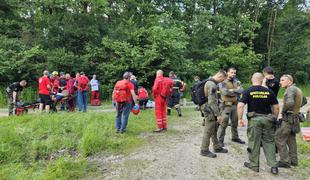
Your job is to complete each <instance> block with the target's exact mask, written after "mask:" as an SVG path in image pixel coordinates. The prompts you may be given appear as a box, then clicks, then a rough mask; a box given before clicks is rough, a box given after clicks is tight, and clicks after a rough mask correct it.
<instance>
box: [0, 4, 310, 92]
mask: <svg viewBox="0 0 310 180" xmlns="http://www.w3.org/2000/svg"><path fill="white" fill-rule="evenodd" d="M0 27H1V28H0V82H1V84H3V85H5V84H7V83H9V82H12V81H16V80H19V79H27V80H28V81H30V82H32V83H33V84H35V83H36V81H37V78H38V77H39V76H41V74H42V72H43V70H45V69H48V70H50V71H53V70H58V71H64V72H69V73H72V74H74V73H75V72H77V71H84V72H86V74H88V75H91V74H94V73H96V74H97V75H98V78H99V80H101V81H102V84H103V85H104V87H106V88H109V89H111V87H112V86H113V84H114V83H115V82H116V81H117V80H118V79H120V78H121V75H122V73H123V72H124V71H132V72H133V73H134V74H135V75H136V76H137V77H138V80H139V83H140V84H142V85H144V86H147V87H150V86H151V84H152V83H153V80H154V78H155V71H156V70H157V69H163V70H164V72H165V73H166V74H167V73H168V72H169V71H170V70H173V71H175V72H177V73H178V74H179V76H180V77H181V78H182V79H185V80H190V81H191V79H192V77H193V76H194V75H199V76H201V77H202V78H206V77H208V76H209V75H211V74H212V73H214V72H215V71H217V70H218V69H221V68H223V69H225V68H228V67H229V66H235V67H236V68H237V69H238V71H239V72H238V73H239V78H240V79H241V80H247V79H248V78H249V76H250V75H251V74H252V73H253V72H254V71H260V70H261V69H262V67H263V66H266V65H268V64H270V65H271V66H272V67H274V68H275V70H276V72H277V74H281V73H291V74H293V75H294V76H296V78H297V80H298V81H299V82H300V83H306V82H308V80H309V74H310V69H309V68H307V67H308V66H309V64H310V55H309V53H310V13H309V3H308V2H307V1H306V0H288V1H284V0H279V1H271V0H267V1H264V0H259V1H258V0H248V1H239V0H160V1H159V0H128V1H118V0H116V1H112V0H67V1H65V0H53V1H42V0H32V1H20V0H0Z"/></svg>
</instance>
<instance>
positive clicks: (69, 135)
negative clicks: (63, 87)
mask: <svg viewBox="0 0 310 180" xmlns="http://www.w3.org/2000/svg"><path fill="white" fill-rule="evenodd" d="M189 112H190V111H188V110H184V116H185V117H188V116H189ZM176 119H177V117H176V116H172V118H170V119H169V121H170V122H172V121H176ZM114 122H115V113H114V112H111V113H94V112H90V113H58V114H43V115H40V114H32V115H25V116H20V117H5V118H0V177H1V178H0V179H78V178H83V177H85V176H88V175H90V174H92V173H96V168H95V167H94V165H91V164H89V163H88V162H87V157H88V156H91V155H93V154H96V153H98V152H102V151H105V152H107V153H111V154H127V153H130V152H132V151H133V150H135V149H137V148H138V147H141V145H143V144H144V143H145V142H146V139H143V137H142V136H139V135H140V134H141V133H149V132H152V130H154V129H155V128H156V122H155V116H154V110H146V111H141V113H140V114H139V115H138V116H135V115H133V114H131V115H130V118H129V122H128V126H127V131H126V133H124V134H116V133H115V128H114Z"/></svg>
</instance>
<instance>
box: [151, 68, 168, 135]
mask: <svg viewBox="0 0 310 180" xmlns="http://www.w3.org/2000/svg"><path fill="white" fill-rule="evenodd" d="M163 74H164V73H163V71H162V70H158V71H157V72H156V79H155V82H154V86H153V88H152V95H153V97H154V100H155V117H156V121H157V127H158V128H157V129H156V130H155V131H154V132H162V131H166V130H167V99H166V98H164V97H163V96H162V95H161V90H162V88H163V83H162V82H163V81H164V76H163Z"/></svg>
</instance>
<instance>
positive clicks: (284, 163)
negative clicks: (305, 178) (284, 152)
mask: <svg viewBox="0 0 310 180" xmlns="http://www.w3.org/2000/svg"><path fill="white" fill-rule="evenodd" d="M278 167H279V168H290V167H291V166H290V164H289V163H286V162H283V161H279V162H278Z"/></svg>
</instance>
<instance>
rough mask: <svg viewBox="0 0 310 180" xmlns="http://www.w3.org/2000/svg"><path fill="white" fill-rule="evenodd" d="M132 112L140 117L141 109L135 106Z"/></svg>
mask: <svg viewBox="0 0 310 180" xmlns="http://www.w3.org/2000/svg"><path fill="white" fill-rule="evenodd" d="M131 112H132V113H133V114H134V115H138V114H139V113H140V107H139V106H138V105H134V106H133V108H132V109H131Z"/></svg>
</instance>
